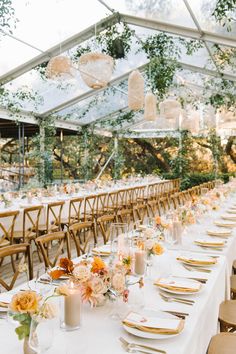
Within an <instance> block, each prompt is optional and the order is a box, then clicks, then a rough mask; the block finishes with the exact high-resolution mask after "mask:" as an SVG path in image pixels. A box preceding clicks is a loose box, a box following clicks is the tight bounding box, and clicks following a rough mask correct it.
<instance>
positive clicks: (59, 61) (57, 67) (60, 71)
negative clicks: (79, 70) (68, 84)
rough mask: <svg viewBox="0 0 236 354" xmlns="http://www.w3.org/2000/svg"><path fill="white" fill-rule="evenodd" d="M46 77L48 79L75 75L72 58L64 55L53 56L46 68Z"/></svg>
mask: <svg viewBox="0 0 236 354" xmlns="http://www.w3.org/2000/svg"><path fill="white" fill-rule="evenodd" d="M46 77H47V78H48V79H56V78H62V77H63V78H64V77H65V78H66V77H73V74H72V63H71V60H70V58H68V57H66V56H64V55H59V56H57V57H53V58H51V59H50V60H49V62H48V65H47V68H46Z"/></svg>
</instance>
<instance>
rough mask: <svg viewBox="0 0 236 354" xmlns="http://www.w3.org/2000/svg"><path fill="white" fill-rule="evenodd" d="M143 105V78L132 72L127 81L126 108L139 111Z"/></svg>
mask: <svg viewBox="0 0 236 354" xmlns="http://www.w3.org/2000/svg"><path fill="white" fill-rule="evenodd" d="M143 105H144V78H143V76H142V74H141V73H140V72H139V71H138V70H134V71H132V73H131V74H130V75H129V79H128V106H129V109H132V110H133V111H139V110H140V109H142V108H143Z"/></svg>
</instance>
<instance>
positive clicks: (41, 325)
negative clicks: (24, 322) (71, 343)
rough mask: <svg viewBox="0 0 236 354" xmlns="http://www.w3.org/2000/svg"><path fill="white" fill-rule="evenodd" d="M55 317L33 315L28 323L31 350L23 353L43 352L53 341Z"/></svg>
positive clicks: (40, 353)
mask: <svg viewBox="0 0 236 354" xmlns="http://www.w3.org/2000/svg"><path fill="white" fill-rule="evenodd" d="M54 328H55V319H42V318H40V319H39V318H38V317H33V318H32V320H31V325H30V335H29V347H30V348H31V349H32V350H33V351H32V352H26V353H25V354H33V353H37V354H44V353H45V352H46V351H47V350H48V349H49V348H50V347H51V346H52V342H53V336H54Z"/></svg>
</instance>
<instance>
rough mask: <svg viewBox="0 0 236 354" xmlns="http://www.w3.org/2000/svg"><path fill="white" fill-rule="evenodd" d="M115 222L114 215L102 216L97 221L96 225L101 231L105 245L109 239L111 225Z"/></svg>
mask: <svg viewBox="0 0 236 354" xmlns="http://www.w3.org/2000/svg"><path fill="white" fill-rule="evenodd" d="M115 221H116V217H115V215H111V214H108V215H103V216H101V217H99V218H98V219H97V224H98V227H99V229H100V231H101V234H102V237H103V242H104V244H106V243H107V241H108V240H109V238H110V231H111V230H110V229H111V224H112V223H115Z"/></svg>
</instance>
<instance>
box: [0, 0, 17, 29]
mask: <svg viewBox="0 0 236 354" xmlns="http://www.w3.org/2000/svg"><path fill="white" fill-rule="evenodd" d="M17 22H18V19H17V18H16V17H15V9H14V7H13V6H12V0H0V29H2V30H3V31H6V32H8V33H10V34H12V29H13V28H15V26H16V23H17Z"/></svg>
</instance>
